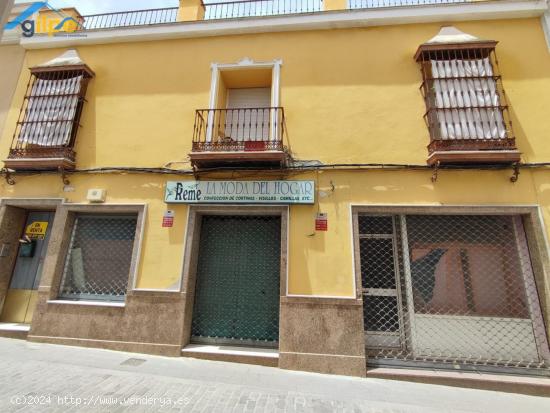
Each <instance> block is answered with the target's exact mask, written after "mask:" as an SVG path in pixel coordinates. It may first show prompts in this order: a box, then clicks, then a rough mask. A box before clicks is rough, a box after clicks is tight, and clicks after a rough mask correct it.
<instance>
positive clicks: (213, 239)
mask: <svg viewBox="0 0 550 413" xmlns="http://www.w3.org/2000/svg"><path fill="white" fill-rule="evenodd" d="M201 221H202V222H201V229H200V240H199V243H198V246H199V248H198V262H197V270H196V285H195V294H194V295H195V299H194V305H193V316H192V326H191V342H194V343H215V344H232V345H236V344H237V345H238V344H240V345H247V346H257V347H277V346H278V341H279V301H280V274H281V217H280V216H270V215H269V216H267V215H261V216H248V215H238V216H231V215H204V216H202V218H201Z"/></svg>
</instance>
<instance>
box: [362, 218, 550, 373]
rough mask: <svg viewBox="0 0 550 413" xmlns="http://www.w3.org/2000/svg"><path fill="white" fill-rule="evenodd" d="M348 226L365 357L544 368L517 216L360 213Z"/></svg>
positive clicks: (542, 334)
mask: <svg viewBox="0 0 550 413" xmlns="http://www.w3.org/2000/svg"><path fill="white" fill-rule="evenodd" d="M355 225H356V232H357V234H358V237H357V238H356V242H357V244H356V248H357V249H358V252H359V270H360V273H361V279H362V294H363V305H364V329H365V343H366V349H367V354H368V357H369V362H370V363H372V364H389V365H396V364H409V362H411V363H413V364H414V363H416V364H419V363H420V364H424V365H439V364H442V365H445V364H451V365H461V366H464V367H465V368H475V369H483V368H488V369H491V368H493V367H497V366H503V367H510V368H530V369H542V368H548V367H549V366H550V364H549V363H550V354H549V349H548V340H547V335H546V330H545V327H544V322H543V318H542V314H541V308H540V302H539V295H538V292H537V286H536V283H535V279H534V275H533V271H532V268H531V258H530V254H529V249H528V246H527V240H526V235H525V231H524V228H523V223H522V218H521V216H507V215H494V216H489V215H406V216H405V215H392V216H372V215H365V214H359V215H358V217H357V220H356V224H355Z"/></svg>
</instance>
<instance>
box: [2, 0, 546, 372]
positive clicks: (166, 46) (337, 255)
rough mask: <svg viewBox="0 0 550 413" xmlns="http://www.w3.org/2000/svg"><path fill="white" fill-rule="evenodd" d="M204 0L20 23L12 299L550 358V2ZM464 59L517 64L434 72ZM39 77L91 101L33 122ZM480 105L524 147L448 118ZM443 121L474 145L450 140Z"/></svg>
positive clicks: (356, 349) (400, 355)
mask: <svg viewBox="0 0 550 413" xmlns="http://www.w3.org/2000/svg"><path fill="white" fill-rule="evenodd" d="M181 3H182V4H183V5H184V6H185V8H184V9H182V10H180V11H179V14H178V16H179V18H180V19H182V20H183V19H184V18H185V20H194V21H174V22H158V21H155V22H154V23H158V24H154V25H152V26H145V25H143V24H141V25H140V24H136V25H126V26H124V25H123V24H122V23H121V24H120V25H119V26H118V27H105V28H101V27H91V28H87V29H86V30H82V31H80V32H77V33H80V34H81V36H75V35H72V36H69V35H67V36H55V37H53V36H40V35H39V34H37V35H35V36H33V37H30V38H24V39H23V40H22V41H21V46H23V47H24V48H25V49H26V54H25V58H24V63H23V69H22V70H21V73H20V75H19V80H18V82H17V87H16V90H15V93H14V95H13V99H12V100H11V106H10V108H9V111H8V113H7V116H6V122H5V128H4V131H3V135H2V137H1V139H0V154H1V156H2V157H3V158H2V159H5V160H6V169H4V177H5V178H6V179H3V180H2V181H0V196H1V202H2V203H1V209H0V243H2V246H1V247H0V248H1V251H0V265H1V269H0V304H1V305H2V316H1V321H2V322H3V323H6V324H10V325H15V327H13V328H15V329H16V330H17V328H19V330H17V331H24V330H28V333H26V332H25V334H26V338H27V339H28V340H30V341H41V342H51V343H61V344H74V345H82V346H94V347H104V348H110V349H120V350H127V351H137V352H148V353H155V354H165V355H173V356H179V355H188V356H194V357H202V358H212V359H223V360H235V361H245V362H255V363H263V364H268V365H276V366H280V367H282V368H289V369H297V370H309V371H318V372H329V373H337V374H349V375H358V376H364V375H365V374H368V373H367V366H368V365H369V366H370V365H373V366H375V365H391V366H393V365H399V366H412V367H425V366H429V367H433V366H436V367H441V368H443V369H444V368H448V367H449V366H451V367H453V366H454V367H453V368H460V369H464V370H470V369H481V370H483V367H480V365H484V366H485V368H488V369H489V370H494V371H510V370H514V371H515V370H518V371H521V372H524V373H529V372H536V373H540V372H545V371H547V369H548V365H549V364H548V363H550V359H549V350H548V339H549V335H548V333H549V331H550V328H549V324H548V320H549V319H550V301H549V300H550V278H549V275H548V271H550V267H549V265H550V262H549V261H548V245H547V237H548V235H549V233H550V232H549V227H548V225H547V223H548V222H549V221H550V195H548V194H549V192H548V189H549V188H548V187H549V186H550V171H548V169H547V165H548V163H549V162H550V146H549V145H548V144H547V142H546V141H547V135H548V132H549V131H550V123H549V122H548V116H547V108H548V107H549V106H550V75H549V74H550V54H549V53H548V45H547V42H546V39H545V32H544V30H545V25H544V23H545V20H544V13H545V7H546V3H544V2H538V1H490V2H479V3H478V2H466V3H465V4H438V5H430V4H428V5H424V6H402V7H395V8H376V9H370V8H355V9H348V10H342V5H341V4H340V3H339V2H336V3H335V4H334V5H332V6H331V7H328V6H329V5H326V7H327V11H322V10H319V11H318V12H317V10H314V12H313V13H295V14H288V13H283V14H280V15H275V16H269V15H268V16H261V17H258V16H233V17H236V18H216V17H215V16H214V18H212V17H210V18H209V17H208V16H209V15H208V5H206V8H205V10H206V15H205V13H204V10H203V8H204V6H202V5H201V4H195V2H189V3H190V4H187V2H186V1H185V0H183V1H182V2H181ZM327 3H330V2H327ZM542 3H544V5H542ZM344 6H345V5H344ZM543 6H544V7H543ZM332 8H334V9H335V10H333V9H332ZM190 10H191V11H190ZM476 13H477V16H478V17H476V19H475V20H474V19H472V18H471V16H472V15H473V14H476ZM182 16H184V17H182ZM189 16H190V17H189ZM244 17H246V19H244ZM86 18H87V17H86V16H83V19H84V22H85V23H84V25H85V26H86ZM177 18H178V17H176V18H175V19H176V20H177ZM541 19H542V20H541ZM92 20H93V19H92V18H89V20H88V21H92ZM451 25H452V26H454V28H452V30H451V31H450V32H449V31H447V32H445V31H441V28H442V26H451ZM438 33H439V34H440V35H441V36H443V37H440V38H438V39H436V40H435V42H432V43H430V42H428V41H429V40H430V39H433V38H434V36H436V35H438ZM468 36H473V37H468ZM442 39H443V40H442ZM490 41H496V42H498V44H496V45H493V46H491V44H490ZM488 42H489V43H488ZM423 45H424V46H423ZM422 47H425V49H420V53H425V56H427V60H424V61H421V60H418V59H417V60H416V61H415V53H417V51H418V50H419V48H422ZM491 48H492V49H491ZM422 50H424V51H422ZM456 50H460V51H461V53H463V54H461V55H460V56H459V55H458V52H457V51H456ZM438 53H441V56H448V57H441V58H439V57H438ZM445 53H447V55H445ZM495 56H497V57H498V59H495ZM484 59H486V60H484ZM426 61H427V62H428V63H426ZM453 61H470V62H476V64H477V63H479V62H481V63H480V64H485V63H483V62H489V63H487V64H491V65H492V66H491V67H492V71H491V73H488V72H483V73H482V70H481V69H480V70H479V72H475V73H474V72H472V73H473V74H472V73H470V72H468V71H467V70H466V73H463V72H460V73H459V72H457V73H454V72H452V71H451V72H448V73H447V75H446V76H443V75H441V74H440V75H439V76H437V75H435V74H434V73H435V69H434V67H436V65H437V64H438V62H451V64H452V62H453ZM426 65H427V66H426ZM434 65H435V66H434ZM423 67H429V68H430V69H429V70H430V73H431V77H430V76H427V77H425V76H423V72H422V69H423ZM472 67H473V63H472ZM497 68H498V73H497ZM29 69H31V70H29ZM52 73H53V75H52ZM59 73H61V74H59ZM424 73H425V72H424ZM449 73H450V74H449ZM468 73H470V74H468ZM58 75H59V77H57V78H56V77H48V76H58ZM75 76H78V77H75ZM75 78H78V79H79V80H78V81H79V82H80V81H84V80H83V79H85V80H86V87H82V86H81V87H80V88H78V89H75V88H73V89H70V88H69V87H68V86H67V87H66V86H63V87H61V86H59V85H61V83H56V84H55V85H56V86H55V87H58V89H56V90H57V92H56V93H57V94H58V95H60V96H61V98H59V97H58V99H61V100H62V99H63V96H65V97H69V99H70V97H71V96H78V100H77V99H76V98H75V100H74V106H71V105H73V103H67V102H68V101H67V102H65V103H55V98H54V97H52V96H53V95H52V94H51V93H54V92H39V88H40V87H45V88H46V89H45V90H48V91H51V90H54V89H55V87H53V89H48V86H47V85H46V86H43V85H45V84H46V82H48V81H51V82H64V81H65V80H67V79H75ZM443 78H446V79H447V80H442V79H443ZM29 79H31V83H30V86H29ZM455 81H456V83H455ZM32 82H34V83H32ZM41 82H42V83H41ZM468 82H471V83H468ZM476 82H478V83H476ZM41 85H42V86H41ZM63 85H65V84H64V83H63ZM82 85H84V83H82ZM422 85H424V87H423V86H422ZM452 85H454V87H455V89H453V90H451V89H452ZM500 85H502V88H503V89H502V90H501V89H500V88H501V86H500ZM71 87H72V86H71ZM60 90H61V92H59V91H60ZM469 90H470V91H471V90H473V91H474V92H473V93H474V94H475V93H476V91H477V96H478V97H479V93H481V95H482V97H483V98H484V97H485V96H489V100H488V101H486V102H485V101H484V103H483V104H482V106H481V107H482V109H479V111H480V112H479V113H480V114H479V113H478V115H475V114H474V115H472V116H473V117H472V118H469V117H468V116H470V115H467V109H464V108H465V107H466V106H460V104H458V105H459V106H457V107H454V106H452V105H453V103H452V101H451V103H450V106H445V107H444V106H438V105H439V104H438V103H437V98H439V97H441V96H444V95H445V93H447V92H448V94H449V96H459V95H461V94H462V95H467V94H468V91H469ZM426 91H427V92H428V95H429V93H432V92H433V94H434V101H433V102H431V101H430V97H429V96H428V97H426ZM504 91H505V93H504ZM40 93H44V94H43V95H41V94H40ZM453 93H454V95H453ZM495 96H497V97H496V98H495ZM425 97H426V98H425ZM33 99H34V100H33ZM40 99H42V101H41V100H40ZM495 99H496V101H495ZM31 101H32V102H34V103H33V104H30V103H29V102H31ZM39 102H42V105H43V110H46V109H47V110H54V111H55V110H58V111H59V110H61V111H64V112H63V113H64V114H65V115H67V114H69V115H70V116H74V115H75V113H78V116H79V119H78V117H77V119H76V121H74V122H73V121H72V120H71V121H70V122H69V123H71V122H73V123H71V124H72V125H73V126H72V128H73V129H72V130H71V131H70V132H66V131H67V130H68V129H67V130H65V129H63V130H64V131H65V132H66V133H65V132H59V130H60V129H59V127H58V129H55V127H53V128H49V129H48V128H44V129H41V131H39V132H32V131H33V129H32V128H35V127H36V126H33V123H32V122H33V121H32V120H30V119H31V118H30V117H31V116H32V115H33V114H35V113H38V111H39V110H40V104H39ZM77 102H79V103H77ZM80 102H81V103H80ZM430 102H431V103H430ZM434 102H435V103H434ZM505 102H506V103H505ZM44 105H45V106H44ZM430 105H431V106H430ZM29 106H30V107H29ZM22 108H23V109H22ZM37 108H38V109H37ZM44 108H46V109H44ZM266 108H267V109H266ZM457 108H458V109H457ZM461 108H462V109H461ZM453 110H455V112H452V111H453ZM430 111H432V112H433V113H435V114H436V115H434V116H436V119H438V120H437V121H435V122H434V123H430V122H431V121H430V119H429V116H428V118H427V119H428V121H427V122H428V125H427V123H426V120H425V114H426V113H428V114H429V113H432V112H430ZM438 111H439V112H438ZM445 111H447V112H445ZM461 111H463V112H461ZM463 114H464V118H462V117H461V116H462V115H463ZM445 116H449V117H450V118H445ZM453 116H455V118H456V119H458V120H456V119H455V118H453ZM475 116H478V117H475ZM483 116H488V118H483ZM491 116H493V118H491ZM495 116H496V118H494V117H495ZM499 116H500V117H499ZM482 118H483V119H482ZM52 119H53V120H52ZM71 119H72V118H71ZM448 119H451V120H448ZM453 119H454V120H453ZM476 119H477V121H478V122H479V124H478V126H479V125H480V124H481V125H482V126H481V129H482V133H483V128H484V126H483V125H484V122H485V123H487V125H489V126H488V128H489V132H487V133H489V135H488V136H484V139H485V142H489V143H490V144H492V143H493V142H495V141H496V140H504V138H503V137H504V134H506V139H509V138H512V137H513V138H515V147H514V148H511V147H506V148H503V147H500V146H498V145H497V147H496V150H495V148H492V150H490V149H491V148H486V147H483V148H482V149H480V148H477V147H476V148H474V149H472V148H471V147H469V146H468V144H469V142H467V140H468V139H472V140H473V135H472V137H470V138H466V137H465V136H462V137H457V136H454V137H451V136H450V135H449V136H447V137H445V138H443V137H441V136H440V135H437V136H439V138H434V136H435V135H434V130H435V129H437V130H439V129H438V128H443V126H442V125H443V123H445V125H446V127H447V128H449V125H450V124H451V125H454V129H453V130H455V132H456V131H457V130H458V129H459V127H458V126H457V125H459V126H460V125H462V126H464V125H466V124H468V125H469V124H470V123H471V124H472V125H474V124H475V122H476ZM480 119H481V120H480ZM491 119H492V120H491ZM495 119H496V120H495ZM56 121H57V122H59V123H60V124H63V123H62V122H65V120H63V119H61V118H59V117H58V118H55V116H54V117H53V118H51V117H50V118H47V117H46V118H43V117H42V118H41V117H40V115H38V114H37V115H36V117H35V120H34V122H35V123H38V124H39V125H40V122H42V124H44V123H47V122H54V123H55V122H56ZM491 122H493V123H491ZM77 125H78V126H77ZM258 125H259V126H258ZM501 125H502V128H505V129H506V131H504V129H502V134H503V135H499V134H500V133H501V132H500V129H499V128H501ZM510 125H511V126H510ZM428 126H430V128H431V129H430V128H429V127H428ZM61 128H63V126H61ZM473 128H474V129H475V128H476V125H474V126H473ZM52 129H53V131H52ZM493 129H494V130H495V131H496V132H493ZM449 130H450V129H449ZM464 130H465V129H463V133H465V132H464ZM14 131H15V133H14ZM437 133H440V132H437ZM437 133H436V134H437ZM456 133H458V132H456ZM48 134H50V135H48ZM52 137H53V138H52ZM47 139H58V140H59V139H61V144H60V145H61V146H63V147H65V148H66V147H67V146H68V145H72V148H71V149H72V150H73V152H74V153H71V154H68V152H63V153H62V154H61V155H60V154H59V153H55V154H54V152H48V151H49V150H51V149H52V148H53V147H57V146H59V145H57V144H56V145H57V146H56V145H54V144H52V143H51V141H48V142H49V143H46V141H47ZM434 139H435V140H449V139H459V140H460V139H462V141H461V142H462V143H464V141H466V142H465V145H466V146H464V147H461V148H460V149H458V150H457V149H452V150H449V151H450V152H453V154H455V153H458V154H459V155H460V157H459V158H452V159H451V160H449V159H448V158H446V157H445V156H446V155H448V152H445V151H447V149H442V150H441V149H438V150H437V151H441V152H442V153H443V154H442V155H441V161H438V162H435V163H432V165H428V164H427V160H428V157H429V156H430V153H431V152H429V150H428V149H427V145H429V144H430V142H431V141H433V140H434ZM249 141H251V142H253V143H254V144H249V143H248V142H249ZM258 141H259V142H260V143H261V144H258V143H257V142H258ZM275 143H277V145H279V144H280V146H277V145H275ZM271 145H275V146H271ZM40 146H44V147H46V149H47V151H46V152H39V153H41V155H33V154H32V150H36V149H37V148H39V147H40ZM39 149H40V148H39ZM25 151H27V152H25ZM29 151H30V152H29ZM430 151H431V150H430ZM437 151H436V152H437ZM488 152H490V153H491V156H490V157H488V158H487V153H488ZM503 152H505V153H506V154H507V156H508V154H509V153H511V155H510V156H511V157H507V156H506V157H504V158H503V157H502V156H500V157H499V155H502V153H503ZM516 152H519V153H521V155H520V160H519V161H518V160H516V159H515V158H514V156H515V155H514V154H515V153H516ZM480 154H481V156H482V159H481V161H480V160H479V156H480ZM493 155H495V156H496V157H493ZM457 156H458V155H457ZM483 156H485V157H483ZM476 157H477V158H476ZM59 158H61V160H60V159H59ZM52 159H56V160H57V161H56V162H58V163H55V162H53V163H52V162H51V160H52ZM438 159H439V158H438ZM511 178H513V179H511ZM294 181H296V182H298V183H299V184H300V183H301V184H302V186H301V187H300V186H299V185H298V186H296V188H301V189H292V188H291V187H288V188H287V186H288V185H289V183H290V182H294ZM177 183H180V184H181V186H180V187H176V186H175V185H177ZM208 183H210V184H211V185H210V186H208ZM239 183H241V184H244V186H242V185H241V190H240V192H239V189H238V188H239V185H238V184H239ZM305 183H307V184H308V185H311V186H310V187H308V188H313V189H312V191H311V192H308V190H307V188H305V187H304V186H303V185H305ZM281 184H283V185H286V186H277V185H281ZM171 185H173V187H172V186H171ZM193 185H194V186H193ZM254 185H257V188H258V190H257V191H256V192H255V193H254V194H252V193H251V191H252V192H254ZM262 185H265V187H262ZM247 186H248V189H246V188H247ZM167 188H168V189H169V191H167ZM174 188H175V189H174ZM183 188H185V190H187V189H189V188H192V189H191V190H196V191H199V190H202V193H201V195H200V196H202V198H200V197H199V198H198V199H197V198H192V197H191V196H196V194H197V193H196V192H194V193H191V192H186V195H185V196H184V195H183V191H184V189H183ZM235 188H237V189H235ZM242 188H245V189H242ZM261 188H263V189H261ZM276 188H279V189H280V192H279V193H277V191H278V190H279V189H276ZM281 188H284V189H281ZM304 188H305V189H304ZM172 189H173V191H172V192H170V190H172ZM177 191H180V192H179V193H178V192H177ZM247 191H248V192H247ZM262 191H264V192H262ZM283 192H284V193H283ZM262 194H263V195H265V198H262V197H261V195H262ZM187 195H188V196H189V198H188V199H184V198H186V197H187ZM209 195H211V197H210V198H208V196H209ZM239 195H241V196H242V198H239ZM286 195H288V197H286V198H285V196H286ZM201 201H202V202H201ZM37 222H38V223H39V224H36V228H38V229H37V230H36V231H37V234H38V235H33V234H32V231H31V229H32V228H31V227H32V226H33V224H35V223H37ZM128 228H129V230H128ZM123 233H124V235H122V234H123ZM109 234H110V235H109ZM113 234H114V235H113ZM25 254H27V256H26V255H25ZM87 254H88V255H87ZM25 260H27V261H25ZM30 260H34V261H33V262H35V263H34V264H32V265H31V264H26V263H30V262H31V261H30ZM25 266H29V268H31V267H32V268H31V269H26V268H27V267H25ZM20 267H21V268H23V267H24V268H23V269H20V270H19V269H18V268H20ZM17 271H21V274H23V275H20V276H17V277H20V278H21V280H20V281H18V282H15V281H14V279H15V278H16V274H19V273H18V272H17ZM120 274H122V275H120ZM93 277H95V278H93ZM124 277H125V278H124ZM92 278H93V279H92ZM115 278H116V280H120V279H122V280H123V281H124V284H123V285H122V286H121V285H119V284H117V286H115V282H114V281H113V280H114V279H115ZM18 279H19V278H18ZM259 280H264V281H265V282H264V281H259ZM25 325H28V327H25ZM17 326H19V327H17ZM21 326H23V327H21ZM21 329H22V330H21ZM5 331H9V330H5ZM442 332H444V334H442ZM6 334H8V333H6ZM9 334H12V335H14V334H15V333H14V332H13V331H11V333H9ZM440 334H441V335H446V336H447V337H448V338H449V340H444V339H441V338H439V339H438V338H437V336H438V335H440ZM504 341H507V342H509V345H503V344H502V343H503V342H504ZM472 343H473V344H472ZM227 346H229V347H227ZM235 346H237V348H236V349H235V348H234V347H235ZM468 347H469V348H468ZM228 349H229V350H228ZM472 349H473V350H472ZM487 366H489V367H487Z"/></svg>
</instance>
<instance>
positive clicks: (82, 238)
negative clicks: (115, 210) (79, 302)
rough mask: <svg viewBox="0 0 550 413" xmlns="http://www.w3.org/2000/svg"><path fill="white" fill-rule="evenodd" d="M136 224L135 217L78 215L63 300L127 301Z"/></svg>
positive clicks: (70, 248) (64, 275) (69, 255)
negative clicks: (125, 299) (125, 297)
mask: <svg viewBox="0 0 550 413" xmlns="http://www.w3.org/2000/svg"><path fill="white" fill-rule="evenodd" d="M136 222H137V218H136V216H135V215H129V216H127V215H124V216H123V215H84V214H79V215H77V217H76V219H75V223H74V227H73V232H72V236H71V242H70V246H69V252H68V254H67V259H66V261H65V269H64V272H63V279H62V283H61V291H60V297H61V298H71V299H93V300H122V299H124V296H125V295H126V288H127V285H128V277H129V273H130V264H131V261H132V252H133V246H134V237H135V232H136Z"/></svg>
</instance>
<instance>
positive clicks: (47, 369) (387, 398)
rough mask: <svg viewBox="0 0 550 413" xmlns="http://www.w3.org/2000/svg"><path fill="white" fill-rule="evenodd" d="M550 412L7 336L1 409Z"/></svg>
mask: <svg viewBox="0 0 550 413" xmlns="http://www.w3.org/2000/svg"><path fill="white" fill-rule="evenodd" d="M12 411H17V412H19V411H21V412H23V411H46V412H94V411H102V412H103V411H105V412H157V411H161V412H163V411H170V412H176V411H184V412H226V411H230V412H315V413H322V412H332V411H336V412H372V413H375V412H376V413H382V412H384V413H390V412H391V413H401V412H423V413H424V412H426V413H431V412H498V413H502V412H519V413H537V412H541V413H542V412H544V413H548V412H550V398H542V397H534V396H526V395H517V394H509V393H497V392H490V391H483V390H471V389H459V388H453V387H445V386H434V385H427V384H417V383H407V382H399V381H391V380H380V379H359V378H349V377H340V376H328V375H321V374H312V373H302V372H293V371H285V370H279V369H276V368H270V367H260V366H250V365H244V364H232V363H222V362H214V361H203V360H194V359H187V358H169V357H158V356H148V355H142V354H131V353H123V352H115V351H108V350H96V349H86V348H78V347H66V346H56V345H48V344H36V343H29V342H26V341H22V340H11V339H2V338H0V412H12Z"/></svg>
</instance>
